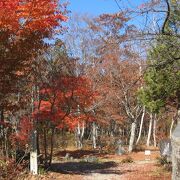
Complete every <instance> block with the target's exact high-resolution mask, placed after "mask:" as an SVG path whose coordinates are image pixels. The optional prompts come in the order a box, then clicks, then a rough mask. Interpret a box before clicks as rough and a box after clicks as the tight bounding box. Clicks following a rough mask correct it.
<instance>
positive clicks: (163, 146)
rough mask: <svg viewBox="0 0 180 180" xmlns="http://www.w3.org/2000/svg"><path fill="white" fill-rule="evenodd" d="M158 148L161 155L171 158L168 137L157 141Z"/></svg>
mask: <svg viewBox="0 0 180 180" xmlns="http://www.w3.org/2000/svg"><path fill="white" fill-rule="evenodd" d="M159 150H160V154H161V156H162V157H166V158H167V159H169V160H171V155H172V145H171V140H170V139H162V140H161V141H160V142H159Z"/></svg>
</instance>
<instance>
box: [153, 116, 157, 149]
mask: <svg viewBox="0 0 180 180" xmlns="http://www.w3.org/2000/svg"><path fill="white" fill-rule="evenodd" d="M156 124H157V119H156V114H155V115H154V125H153V140H154V147H156V146H157V142H156Z"/></svg>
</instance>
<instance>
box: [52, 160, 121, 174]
mask: <svg viewBox="0 0 180 180" xmlns="http://www.w3.org/2000/svg"><path fill="white" fill-rule="evenodd" d="M117 166H118V165H117V164H116V163H115V162H112V161H111V162H104V163H91V162H63V163H53V164H52V165H51V168H50V169H49V170H50V171H51V172H58V173H61V174H79V175H82V174H88V173H100V174H118V175H120V174H122V173H121V172H120V171H119V170H114V169H111V168H113V167H117Z"/></svg>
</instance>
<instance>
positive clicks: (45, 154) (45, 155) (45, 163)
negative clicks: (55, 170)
mask: <svg viewBox="0 0 180 180" xmlns="http://www.w3.org/2000/svg"><path fill="white" fill-rule="evenodd" d="M43 133H44V159H45V161H44V165H45V166H47V136H46V127H44V131H43Z"/></svg>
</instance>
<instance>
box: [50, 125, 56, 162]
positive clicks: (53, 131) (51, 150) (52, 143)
mask: <svg viewBox="0 0 180 180" xmlns="http://www.w3.org/2000/svg"><path fill="white" fill-rule="evenodd" d="M54 134H55V129H54V127H53V128H52V132H51V149H50V159H49V166H50V165H51V163H52V157H53V149H54Z"/></svg>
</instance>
